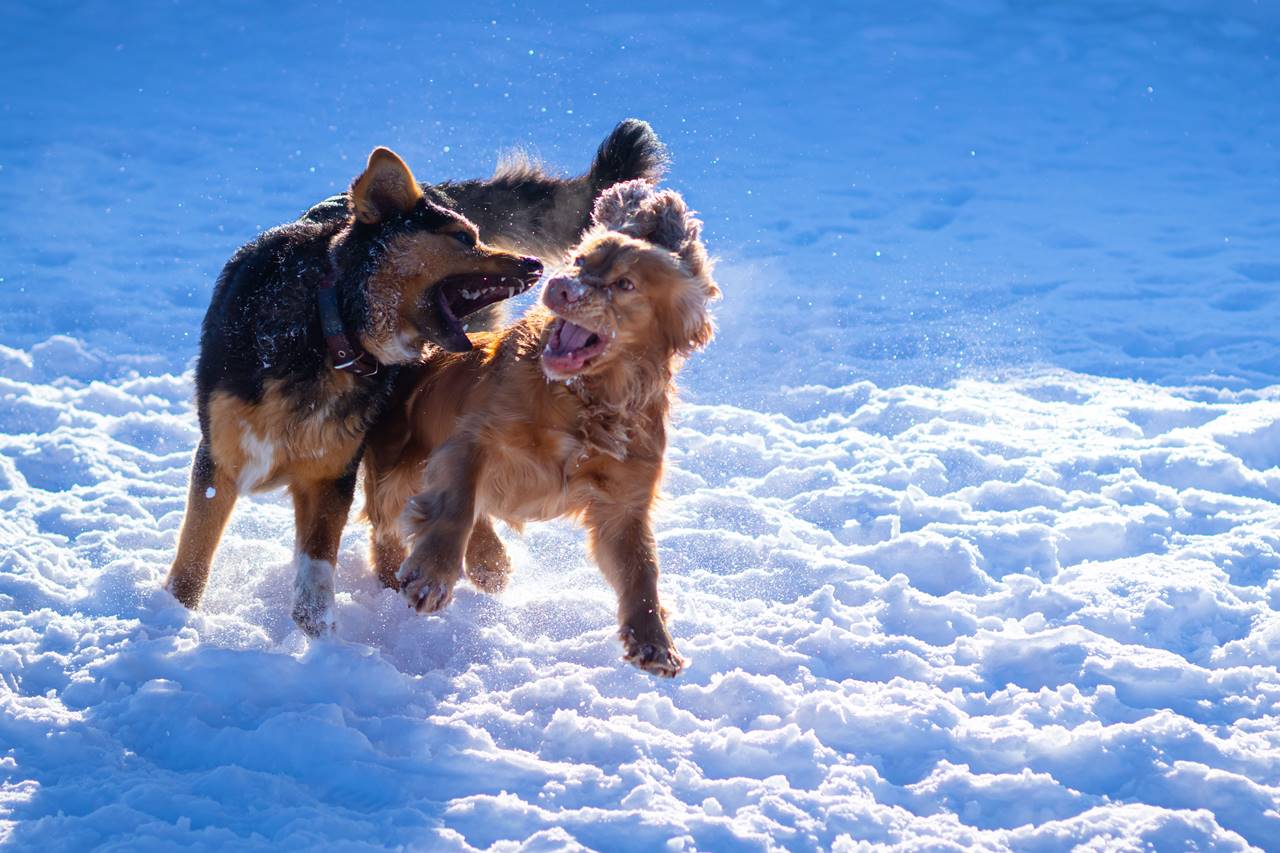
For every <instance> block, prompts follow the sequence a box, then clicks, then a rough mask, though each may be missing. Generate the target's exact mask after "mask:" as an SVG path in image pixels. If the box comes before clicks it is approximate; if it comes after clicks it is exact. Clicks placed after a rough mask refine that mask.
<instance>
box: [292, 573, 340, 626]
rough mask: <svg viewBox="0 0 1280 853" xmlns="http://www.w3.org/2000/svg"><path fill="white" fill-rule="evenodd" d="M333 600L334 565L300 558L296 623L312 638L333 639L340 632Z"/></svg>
mask: <svg viewBox="0 0 1280 853" xmlns="http://www.w3.org/2000/svg"><path fill="white" fill-rule="evenodd" d="M336 609H337V605H336V602H335V601H334V597H333V566H332V565H330V564H329V563H328V562H326V561H323V560H312V559H310V558H307V557H302V558H299V560H298V567H297V575H296V576H295V577H294V580H293V621H294V622H295V623H296V624H297V626H298V627H299V628H301V629H302V630H303V631H304V632H306V634H307V635H308V636H310V637H331V636H333V635H334V634H335V633H336V632H337V630H338V623H337V618H336V615H335V610H336Z"/></svg>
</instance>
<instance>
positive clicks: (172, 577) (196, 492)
mask: <svg viewBox="0 0 1280 853" xmlns="http://www.w3.org/2000/svg"><path fill="white" fill-rule="evenodd" d="M236 497H237V490H236V481H235V478H234V477H233V476H231V475H230V474H229V472H226V471H224V470H223V469H222V468H221V467H220V466H218V465H217V463H215V462H214V460H213V454H212V452H211V451H210V449H209V444H208V443H207V442H204V441H201V442H200V446H199V447H198V448H196V455H195V459H194V461H193V462H192V463H191V486H190V488H189V490H188V492H187V512H186V515H185V516H183V519H182V532H181V534H179V537H178V553H177V556H175V557H174V560H173V566H172V567H170V569H169V577H168V579H167V580H166V581H165V583H164V588H165V589H167V590H168V591H169V592H170V593H172V594H173V597H174V598H176V599H178V600H179V601H181V602H182V603H183V604H185V605H186V606H187V607H190V608H194V607H196V606H197V605H198V604H199V603H200V596H201V595H203V594H204V588H205V585H206V584H207V583H208V582H209V567H210V566H211V565H212V564H213V552H214V551H215V550H216V549H217V547H218V541H219V540H220V539H221V538H222V531H223V528H225V527H226V526H227V519H228V518H230V517H231V510H232V509H234V508H235V505H236Z"/></svg>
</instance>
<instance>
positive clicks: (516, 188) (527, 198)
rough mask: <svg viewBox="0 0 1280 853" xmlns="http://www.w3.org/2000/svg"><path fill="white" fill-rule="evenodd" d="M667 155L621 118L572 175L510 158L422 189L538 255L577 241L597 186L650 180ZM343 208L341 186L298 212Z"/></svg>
mask: <svg viewBox="0 0 1280 853" xmlns="http://www.w3.org/2000/svg"><path fill="white" fill-rule="evenodd" d="M667 163H668V157H667V149H666V146H664V145H663V144H662V142H661V141H660V140H659V139H658V135H657V134H656V133H654V132H653V128H652V127H650V126H649V123H648V122H646V121H641V120H640V119H635V118H629V119H625V120H624V121H622V122H620V123H619V124H618V126H617V127H615V128H614V129H613V130H612V131H611V132H610V133H609V135H608V136H607V137H605V139H604V141H603V142H601V143H600V147H599V148H598V149H597V150H596V156H595V159H594V160H593V161H592V163H591V168H590V169H589V170H588V171H587V172H586V174H583V175H579V176H578V177H576V178H558V177H555V176H553V175H550V174H548V173H547V172H546V170H545V169H543V168H542V167H541V166H540V165H539V164H537V163H535V162H533V161H530V160H527V159H523V158H515V159H513V160H511V161H509V162H506V163H504V164H501V165H500V166H499V167H498V169H497V171H496V172H495V173H494V175H493V177H492V178H489V179H487V180H483V181H481V180H473V181H450V182H446V183H443V184H435V185H433V184H423V185H422V189H423V192H424V193H426V195H427V198H429V199H430V200H431V201H433V202H434V203H436V204H439V205H441V206H443V207H447V208H450V209H451V210H456V211H457V212H459V213H461V214H462V215H463V216H465V217H467V218H468V219H470V220H471V221H472V222H474V223H475V224H476V227H477V228H479V229H480V237H481V239H483V240H484V241H485V242H488V243H494V244H497V245H502V246H507V247H510V248H511V249H513V250H517V251H522V252H530V253H532V254H535V255H539V256H541V257H544V258H546V257H552V256H558V255H560V254H562V253H564V252H565V251H567V250H568V249H569V248H570V247H571V246H573V245H574V244H575V243H576V242H577V240H578V238H579V237H580V236H581V235H582V232H583V231H585V230H586V228H587V226H588V225H590V223H591V207H592V203H593V202H594V200H595V198H596V196H598V195H599V194H600V193H601V192H603V191H604V190H606V189H608V188H609V187H611V186H613V185H614V184H616V183H619V182H621V181H631V180H645V181H649V182H651V183H657V181H658V180H660V179H661V178H662V176H663V174H664V173H665V172H666V168H667ZM346 215H347V196H346V194H345V193H344V194H341V195H335V196H331V197H330V198H327V199H325V200H324V201H322V202H320V203H319V204H317V205H315V206H314V207H312V208H311V209H310V210H308V211H307V212H306V213H304V214H303V215H302V219H303V221H313V222H324V221H331V220H335V219H345V217H346Z"/></svg>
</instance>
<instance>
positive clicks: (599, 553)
mask: <svg viewBox="0 0 1280 853" xmlns="http://www.w3.org/2000/svg"><path fill="white" fill-rule="evenodd" d="M587 527H588V530H589V531H590V534H591V550H592V552H593V553H594V554H595V558H596V561H597V562H598V563H599V564H600V569H601V570H602V571H603V572H604V576H605V578H606V579H608V581H609V583H610V585H612V586H613V589H614V591H615V592H617V594H618V626H619V627H618V636H619V637H620V638H621V639H622V645H623V648H624V650H625V654H624V655H623V660H625V661H627V662H628V663H631V664H634V665H635V666H638V667H639V668H640V669H643V670H644V671H645V672H650V673H653V674H654V675H664V676H667V677H668V678H673V677H675V676H676V675H677V674H678V673H679V672H680V670H682V669H684V659H683V658H681V657H680V653H679V652H677V651H676V647H675V643H674V642H673V641H672V639H671V635H670V634H669V633H668V632H667V626H666V621H665V618H664V617H665V613H664V611H663V609H662V605H661V603H660V602H659V601H658V549H657V543H656V542H655V541H654V538H653V531H652V530H651V529H650V527H649V519H648V514H647V513H646V512H637V511H634V510H626V509H622V508H618V507H599V506H597V507H593V508H592V509H591V510H589V511H588V513H587Z"/></svg>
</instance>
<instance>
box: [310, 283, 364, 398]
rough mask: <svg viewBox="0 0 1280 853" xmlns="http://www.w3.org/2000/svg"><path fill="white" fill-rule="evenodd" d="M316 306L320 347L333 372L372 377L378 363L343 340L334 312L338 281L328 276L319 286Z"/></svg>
mask: <svg viewBox="0 0 1280 853" xmlns="http://www.w3.org/2000/svg"><path fill="white" fill-rule="evenodd" d="M316 298H317V301H318V302H319V303H320V328H321V330H322V331H323V333H324V343H325V346H326V347H328V349H329V358H330V359H332V360H333V369H334V370H349V371H351V372H352V373H354V374H355V375H356V376H373V375H374V374H376V373H377V372H378V367H379V365H378V361H377V359H375V358H374V357H373V356H371V355H369V354H368V353H367V352H365V351H364V350H362V349H360V348H359V347H358V346H356V345H355V344H353V343H351V339H350V338H348V337H347V333H346V331H345V330H344V329H343V328H342V315H341V314H340V313H339V312H338V280H337V276H335V275H334V274H333V273H332V272H330V273H329V274H328V275H326V276H325V277H324V279H323V280H321V282H320V287H319V289H318V290H317V291H316Z"/></svg>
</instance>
